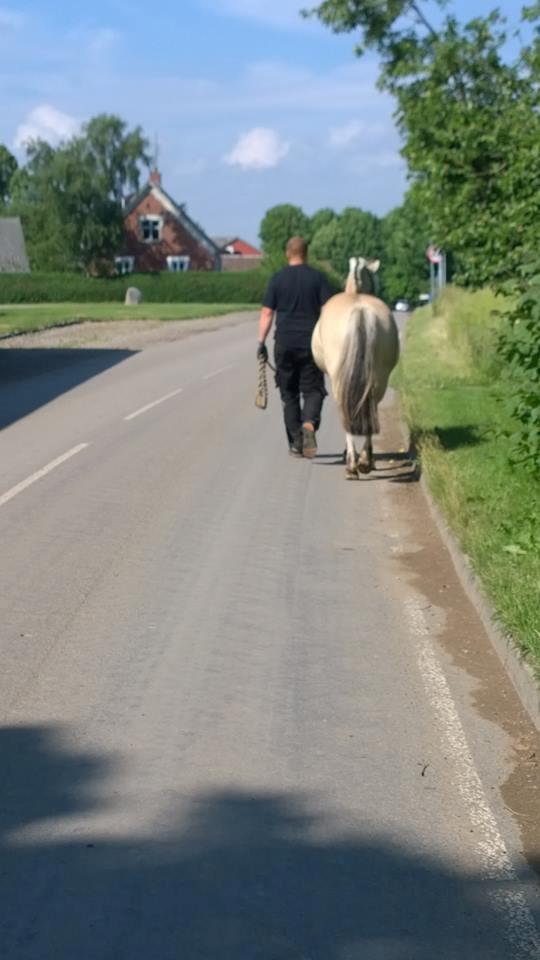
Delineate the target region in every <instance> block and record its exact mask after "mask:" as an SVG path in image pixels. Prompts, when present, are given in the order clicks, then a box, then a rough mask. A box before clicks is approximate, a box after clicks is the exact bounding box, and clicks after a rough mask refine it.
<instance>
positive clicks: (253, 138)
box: [225, 127, 291, 170]
mask: <svg viewBox="0 0 540 960" xmlns="http://www.w3.org/2000/svg"><path fill="white" fill-rule="evenodd" d="M290 148H291V145H290V143H287V142H286V141H285V140H282V139H281V137H280V136H279V134H278V133H277V132H276V130H271V129H269V128H268V127H254V128H253V130H248V132H247V133H244V134H242V136H241V137H240V139H239V140H238V142H237V144H236V146H235V147H233V149H232V150H231V152H230V153H229V154H227V156H226V157H225V163H228V164H229V166H231V167H241V168H242V169H243V170H269V169H271V168H272V167H277V166H278V164H279V163H280V162H281V161H282V160H284V159H285V157H286V156H287V154H288V153H289V150H290Z"/></svg>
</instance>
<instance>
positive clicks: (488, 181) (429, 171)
mask: <svg viewBox="0 0 540 960" xmlns="http://www.w3.org/2000/svg"><path fill="white" fill-rule="evenodd" d="M443 5H444V4H443V2H442V0H441V2H439V0H433V4H432V6H443ZM425 8H426V5H425V4H424V3H421V0H418V2H410V0H380V2H377V3H376V4H374V3H373V2H372V0H325V2H323V3H321V4H319V6H318V7H317V8H316V9H315V11H313V12H314V13H315V14H316V15H317V16H318V17H319V18H320V19H321V20H322V21H323V23H325V24H326V25H328V26H329V27H331V28H332V29H333V30H334V31H336V32H344V31H353V30H360V32H361V46H360V47H359V48H358V52H359V53H362V52H363V51H364V50H366V49H373V50H375V51H376V52H377V54H378V55H379V57H380V62H381V74H380V86H381V87H383V88H384V89H386V90H388V91H390V92H391V93H392V94H393V95H394V97H395V98H396V101H397V114H396V115H397V121H398V125H399V128H400V131H401V133H402V136H403V140H404V148H403V153H404V155H405V157H406V159H407V161H408V164H409V171H410V174H411V176H412V178H413V180H414V181H415V182H417V183H418V185H419V191H420V192H421V194H422V198H423V200H422V202H423V204H424V207H425V209H427V210H429V211H430V216H431V219H432V225H433V237H432V239H434V240H435V241H436V242H438V243H439V244H441V245H444V246H446V247H450V248H452V249H453V251H454V253H455V254H456V257H457V260H458V263H459V268H460V273H461V278H462V279H463V280H464V281H465V282H468V283H471V284H480V283H484V282H493V281H496V282H499V281H500V280H502V279H504V278H505V277H510V276H512V275H515V273H516V270H517V268H518V266H519V264H520V263H521V262H522V260H523V255H524V253H525V251H526V249H527V247H529V246H530V245H531V243H534V244H535V245H537V241H538V231H539V228H538V226H537V225H538V223H539V218H538V213H539V212H540V211H539V204H540V189H539V188H540V165H539V163H538V155H539V148H538V144H539V143H540V111H539V109H538V108H539V106H540V103H539V85H538V83H537V79H538V72H539V71H538V61H539V57H538V52H537V43H538V42H536V44H535V45H533V47H532V48H530V49H529V50H525V51H522V52H521V54H520V55H519V57H518V59H517V60H516V62H514V63H507V62H506V61H505V59H504V50H505V44H506V32H505V29H504V20H502V18H501V17H500V16H499V15H498V14H497V13H493V14H490V15H489V16H487V17H484V18H477V19H476V20H473V21H471V22H470V23H468V24H465V25H464V26H461V25H460V24H459V23H458V22H457V20H456V19H455V18H454V17H452V16H447V17H446V19H445V20H444V21H443V24H442V26H441V27H440V28H439V29H438V30H435V29H434V27H433V26H432V25H431V24H430V23H429V21H428V19H427V16H426V14H425V12H424V11H425ZM539 10H540V7H539V5H538V4H537V5H536V6H535V7H534V8H531V9H530V10H529V12H528V14H527V16H528V17H529V19H535V18H536V17H538V16H539ZM527 170H528V174H527V173H526V171H527Z"/></svg>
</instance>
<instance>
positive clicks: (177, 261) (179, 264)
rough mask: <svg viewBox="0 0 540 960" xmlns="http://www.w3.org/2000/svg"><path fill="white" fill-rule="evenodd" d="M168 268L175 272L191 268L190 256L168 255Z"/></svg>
mask: <svg viewBox="0 0 540 960" xmlns="http://www.w3.org/2000/svg"><path fill="white" fill-rule="evenodd" d="M167 269H168V270H172V271H173V273H178V272H184V271H185V270H189V257H167Z"/></svg>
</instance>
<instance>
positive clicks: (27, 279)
mask: <svg viewBox="0 0 540 960" xmlns="http://www.w3.org/2000/svg"><path fill="white" fill-rule="evenodd" d="M267 281H268V273H267V272H266V271H263V270H249V271H246V272H245V273H218V272H215V273H213V272H202V271H201V272H198V271H195V270H193V271H188V272H187V273H140V274H133V273H132V274H129V276H127V277H113V278H106V279H94V278H92V277H84V276H80V275H79V274H73V273H0V303H3V304H9V303H113V302H118V303H122V302H123V300H124V298H125V295H126V290H127V288H128V287H138V288H139V290H140V291H141V292H142V295H143V299H144V300H145V301H146V303H260V302H261V300H262V298H263V296H264V291H265V288H266V284H267Z"/></svg>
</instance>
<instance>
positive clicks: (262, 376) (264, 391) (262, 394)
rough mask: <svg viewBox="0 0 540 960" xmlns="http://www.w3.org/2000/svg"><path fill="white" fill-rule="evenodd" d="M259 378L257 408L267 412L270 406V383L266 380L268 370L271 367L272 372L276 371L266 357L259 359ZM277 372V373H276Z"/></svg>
mask: <svg viewBox="0 0 540 960" xmlns="http://www.w3.org/2000/svg"><path fill="white" fill-rule="evenodd" d="M258 364H259V376H258V380H257V393H256V394H255V406H256V407H258V408H259V410H266V408H267V406H268V382H267V379H266V368H267V367H270V369H271V370H274V368H273V366H272V364H271V363H269V362H268V360H265V359H264V357H259V359H258ZM274 372H275V371H274Z"/></svg>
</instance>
